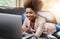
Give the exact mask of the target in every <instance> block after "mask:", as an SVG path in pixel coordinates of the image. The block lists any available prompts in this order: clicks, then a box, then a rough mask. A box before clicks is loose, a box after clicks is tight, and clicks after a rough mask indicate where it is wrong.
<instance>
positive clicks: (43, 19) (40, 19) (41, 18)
mask: <svg viewBox="0 0 60 39" xmlns="http://www.w3.org/2000/svg"><path fill="white" fill-rule="evenodd" d="M37 19H38V21H46V19H45V18H43V17H41V16H37Z"/></svg>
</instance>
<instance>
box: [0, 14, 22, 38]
mask: <svg viewBox="0 0 60 39" xmlns="http://www.w3.org/2000/svg"><path fill="white" fill-rule="evenodd" d="M21 26H22V17H21V15H12V14H3V13H0V39H22V35H21Z"/></svg>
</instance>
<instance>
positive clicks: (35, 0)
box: [24, 0, 43, 12]
mask: <svg viewBox="0 0 60 39" xmlns="http://www.w3.org/2000/svg"><path fill="white" fill-rule="evenodd" d="M42 5H43V3H42V1H41V0H25V1H24V8H25V9H26V8H31V9H32V10H34V11H35V12H37V11H40V10H41V9H42Z"/></svg>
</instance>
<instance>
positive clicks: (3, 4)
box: [0, 0, 16, 7]
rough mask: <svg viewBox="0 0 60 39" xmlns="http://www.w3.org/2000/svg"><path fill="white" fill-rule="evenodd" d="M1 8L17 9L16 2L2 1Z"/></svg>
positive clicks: (0, 1) (11, 0) (0, 0)
mask: <svg viewBox="0 0 60 39" xmlns="http://www.w3.org/2000/svg"><path fill="white" fill-rule="evenodd" d="M0 6H11V7H16V0H0Z"/></svg>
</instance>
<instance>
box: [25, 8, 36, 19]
mask: <svg viewBox="0 0 60 39" xmlns="http://www.w3.org/2000/svg"><path fill="white" fill-rule="evenodd" d="M26 16H27V18H28V19H29V20H33V19H34V18H35V17H36V14H35V11H34V10H32V9H31V8H26Z"/></svg>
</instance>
